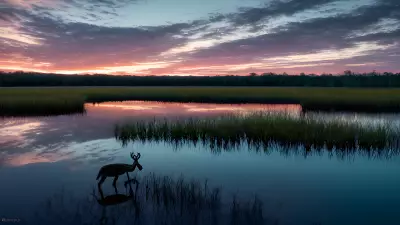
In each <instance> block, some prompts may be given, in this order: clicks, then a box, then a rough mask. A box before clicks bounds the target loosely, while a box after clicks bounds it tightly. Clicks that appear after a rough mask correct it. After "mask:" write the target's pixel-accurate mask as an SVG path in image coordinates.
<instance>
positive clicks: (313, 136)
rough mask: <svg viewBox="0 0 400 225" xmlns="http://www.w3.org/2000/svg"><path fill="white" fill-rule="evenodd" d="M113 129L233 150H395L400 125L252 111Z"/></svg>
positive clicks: (123, 135) (136, 137)
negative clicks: (390, 126) (275, 145)
mask: <svg viewBox="0 0 400 225" xmlns="http://www.w3.org/2000/svg"><path fill="white" fill-rule="evenodd" d="M114 134H115V137H116V139H117V140H119V141H121V142H122V144H123V145H124V144H126V143H127V142H128V141H141V142H147V141H150V142H151V141H153V142H160V141H163V142H168V143H171V144H174V145H176V146H179V145H180V144H185V143H189V144H194V145H196V144H202V145H204V146H206V147H209V148H211V149H212V150H216V151H219V150H232V149H236V148H238V147H240V146H241V145H242V144H247V146H248V147H249V148H250V149H255V150H259V149H268V148H269V146H270V145H271V144H279V145H280V146H284V147H287V148H292V149H293V148H297V147H299V146H300V147H304V148H305V150H306V151H310V150H311V149H321V148H324V149H327V150H328V151H332V150H333V149H335V150H340V151H352V150H362V151H367V152H370V151H378V152H380V151H385V150H388V149H390V151H398V150H397V149H398V148H397V147H398V143H399V136H398V131H397V130H395V129H393V128H389V127H388V126H384V125H378V126H365V125H361V124H358V123H354V122H343V121H322V120H317V119H312V118H304V117H300V118H294V117H291V116H289V115H286V114H270V113H262V112H260V113H251V114H247V115H237V114H231V115H229V114H228V115H224V116H219V117H215V118H206V119H198V118H189V119H184V120H175V121H172V120H167V119H164V120H162V119H155V120H153V121H143V120H141V121H136V122H131V123H127V124H122V125H118V124H117V125H116V126H115V130H114Z"/></svg>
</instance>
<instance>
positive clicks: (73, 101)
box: [0, 96, 85, 117]
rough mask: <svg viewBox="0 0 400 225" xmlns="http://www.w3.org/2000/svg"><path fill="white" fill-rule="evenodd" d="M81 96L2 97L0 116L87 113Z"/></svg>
mask: <svg viewBox="0 0 400 225" xmlns="http://www.w3.org/2000/svg"><path fill="white" fill-rule="evenodd" d="M84 102H85V100H84V98H82V97H80V96H75V97H71V96H57V97H52V96H42V97H40V98H38V97H20V96H18V97H0V116H1V117H12V116H55V115H68V114H76V113H81V114H83V113H85V107H84Z"/></svg>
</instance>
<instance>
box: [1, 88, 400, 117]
mask: <svg viewBox="0 0 400 225" xmlns="http://www.w3.org/2000/svg"><path fill="white" fill-rule="evenodd" d="M60 97H62V98H63V99H66V98H71V102H74V104H73V105H74V107H73V108H71V105H70V104H60V103H58V102H57V99H59V98H60ZM9 99H11V100H12V99H19V100H15V101H10V100H9ZM82 99H83V100H82ZM123 100H151V101H172V102H204V103H281V104H283V103H290V104H300V105H302V107H303V109H304V110H305V111H307V110H311V111H358V112H400V89H382V88H380V89H378V88H377V89H373V88H299V87H287V88H285V87H276V88H275V87H118V88H114V87H87V88H81V87H55V88H2V89H0V102H3V105H4V106H3V107H4V108H5V109H7V110H8V111H7V112H8V113H3V114H10V113H11V112H13V110H15V111H16V114H18V112H20V111H25V109H31V110H32V111H35V110H36V111H38V112H39V111H46V109H47V108H48V109H49V112H50V113H52V112H53V111H64V112H65V113H71V112H74V111H79V110H80V109H81V108H82V107H83V103H84V102H89V103H91V102H104V101H123ZM4 102H5V103H4ZM39 102H40V103H39ZM79 104H81V106H79ZM0 113H1V112H0Z"/></svg>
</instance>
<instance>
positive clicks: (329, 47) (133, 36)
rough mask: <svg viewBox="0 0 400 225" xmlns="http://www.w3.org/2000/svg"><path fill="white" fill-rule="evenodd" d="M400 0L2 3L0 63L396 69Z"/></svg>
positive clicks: (122, 70) (180, 71) (190, 71)
mask: <svg viewBox="0 0 400 225" xmlns="http://www.w3.org/2000/svg"><path fill="white" fill-rule="evenodd" d="M399 62H400V1H399V0H0V70H3V71H15V70H24V71H37V72H54V73H66V74H71V73H106V74H132V75H226V74H237V75H240V74H248V73H250V72H256V73H263V72H277V73H282V72H287V73H289V74H297V73H300V72H305V73H317V74H320V73H341V72H342V71H344V70H348V69H350V70H353V71H357V72H370V71H372V70H377V71H380V72H383V71H388V72H399V71H400V63H399Z"/></svg>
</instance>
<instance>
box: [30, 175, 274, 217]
mask: <svg viewBox="0 0 400 225" xmlns="http://www.w3.org/2000/svg"><path fill="white" fill-rule="evenodd" d="M135 178H136V179H137V180H138V181H139V185H138V186H137V189H136V188H135V185H133V186H132V188H133V195H132V197H131V199H130V201H128V202H126V203H123V204H120V205H115V206H107V207H105V208H102V207H101V206H100V205H99V204H98V203H97V200H98V199H99V198H100V197H99V196H97V195H98V194H96V190H95V189H93V193H92V195H91V196H87V197H84V198H74V196H73V195H72V194H71V193H68V192H66V191H61V192H59V193H56V194H54V195H53V196H51V197H50V198H49V199H47V201H46V202H45V203H44V204H43V205H42V207H40V208H39V209H40V210H38V211H37V212H36V221H37V222H38V224H51V223H56V224H98V221H101V220H102V221H110V222H111V221H113V224H147V225H153V224H154V225H156V224H165V225H167V224H168V225H169V224H170V225H176V224H182V225H183V224H199V225H200V224H204V225H206V224H207V225H209V224H214V225H219V224H221V225H222V224H243V225H244V224H246V225H247V224H249V225H252V224H254V225H255V224H270V223H269V221H272V219H270V218H269V217H267V216H266V215H265V214H264V212H263V203H262V202H261V200H259V199H258V198H257V197H254V198H253V199H243V198H242V199H239V198H237V197H235V196H231V197H229V195H228V196H227V197H225V198H224V197H223V193H222V190H221V189H220V188H216V187H213V188H211V187H209V185H208V183H207V181H205V182H200V181H196V180H186V179H184V177H183V176H181V177H179V178H171V177H169V176H156V175H155V174H149V175H145V176H139V177H135ZM107 224H108V223H107Z"/></svg>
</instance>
